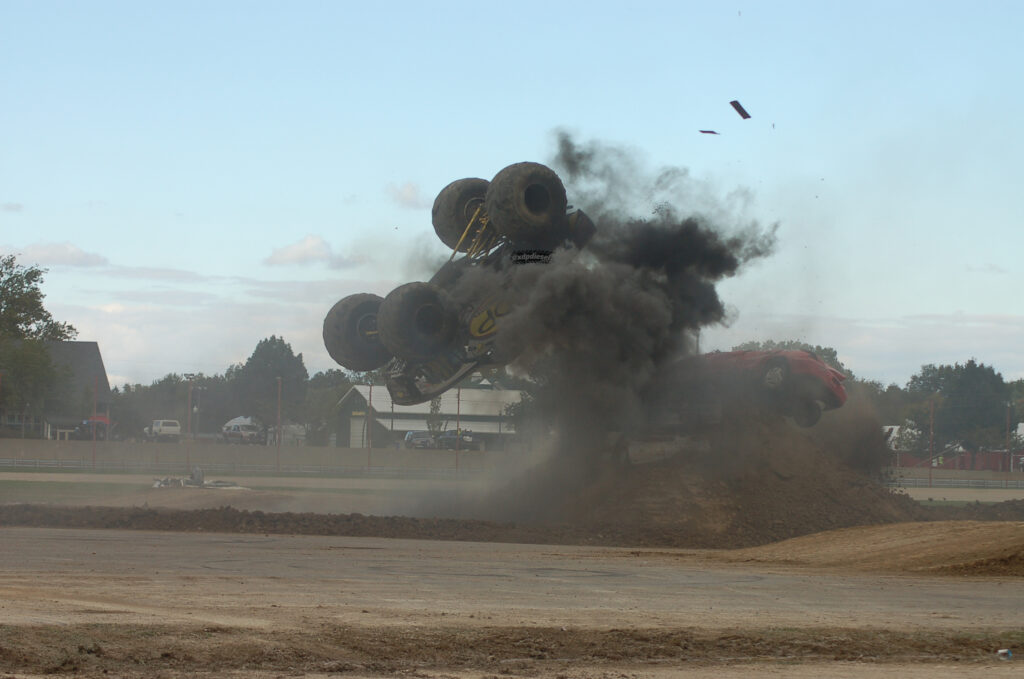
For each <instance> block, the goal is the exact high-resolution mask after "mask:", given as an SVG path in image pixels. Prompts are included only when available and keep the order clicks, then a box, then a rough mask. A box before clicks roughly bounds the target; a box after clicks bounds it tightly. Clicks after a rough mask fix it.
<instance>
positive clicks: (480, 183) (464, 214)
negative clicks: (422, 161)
mask: <svg viewBox="0 0 1024 679" xmlns="http://www.w3.org/2000/svg"><path fill="white" fill-rule="evenodd" d="M488 184H490V182H488V181H487V180H486V179H475V178H467V179H457V180H455V181H453V182H452V183H451V184H449V185H448V186H446V187H444V188H443V189H441V192H440V193H439V194H437V198H435V199H434V208H433V210H431V213H430V217H431V220H432V221H433V223H434V231H435V232H436V233H437V237H438V238H440V239H441V241H442V242H443V243H444V244H445V245H447V246H448V247H450V248H451V249H453V250H455V249H456V247H455V246H456V245H458V251H459V252H466V251H468V250H469V246H470V245H472V244H473V239H474V238H475V237H476V234H477V233H478V232H479V230H480V229H479V227H480V225H481V223H482V222H481V221H480V217H481V216H483V214H484V210H483V207H484V197H485V196H486V195H487V186H488ZM477 210H480V215H478V216H477V221H476V222H474V223H473V228H472V229H470V232H469V233H467V234H466V237H465V238H462V234H463V233H464V232H465V231H466V227H467V226H468V225H469V223H470V221H471V220H472V219H473V215H474V214H475V213H476V212H477ZM460 238H461V239H462V243H461V244H459V239H460Z"/></svg>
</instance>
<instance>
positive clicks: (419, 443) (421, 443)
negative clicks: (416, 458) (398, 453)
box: [404, 431, 437, 448]
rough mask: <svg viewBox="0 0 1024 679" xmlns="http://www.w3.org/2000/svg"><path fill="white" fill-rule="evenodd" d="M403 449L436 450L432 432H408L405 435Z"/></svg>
mask: <svg viewBox="0 0 1024 679" xmlns="http://www.w3.org/2000/svg"><path fill="white" fill-rule="evenodd" d="M404 447H405V448H437V441H436V440H435V439H434V434H433V432H429V431H410V432H406V434H405V443H404Z"/></svg>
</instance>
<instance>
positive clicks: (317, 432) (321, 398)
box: [305, 370, 352, 446]
mask: <svg viewBox="0 0 1024 679" xmlns="http://www.w3.org/2000/svg"><path fill="white" fill-rule="evenodd" d="M351 388H352V382H351V380H350V379H349V376H348V374H347V373H346V372H344V371H342V370H327V371H324V372H318V373H317V374H315V375H313V376H312V377H311V378H309V383H308V385H307V389H306V404H305V415H306V424H307V431H306V443H307V445H315V446H325V445H327V443H328V441H329V440H330V436H331V433H332V432H333V433H337V426H336V425H337V419H338V401H340V400H341V397H342V396H344V395H345V392H347V391H348V390H349V389H351Z"/></svg>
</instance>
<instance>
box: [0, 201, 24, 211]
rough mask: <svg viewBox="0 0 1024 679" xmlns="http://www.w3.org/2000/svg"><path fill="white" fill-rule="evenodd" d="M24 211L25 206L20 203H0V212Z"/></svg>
mask: <svg viewBox="0 0 1024 679" xmlns="http://www.w3.org/2000/svg"><path fill="white" fill-rule="evenodd" d="M24 209H25V206H24V205H23V204H21V203H0V211H3V212H21V211H22V210H24Z"/></svg>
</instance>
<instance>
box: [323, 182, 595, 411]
mask: <svg viewBox="0 0 1024 679" xmlns="http://www.w3.org/2000/svg"><path fill="white" fill-rule="evenodd" d="M567 208H568V201H567V198H566V193H565V186H564V185H563V184H562V181H561V179H559V177H558V175H557V174H555V172H554V171H553V170H551V169H550V168H548V167H546V166H544V165H541V164H539V163H530V162H524V163H516V164H514V165H509V166H508V167H506V168H505V169H503V170H501V171H500V172H498V174H497V175H495V176H494V179H492V180H491V181H489V182H488V181H487V180H485V179H475V178H468V179H459V180H457V181H454V182H452V183H451V184H449V185H448V186H446V187H444V188H443V189H442V190H441V192H440V193H439V194H438V195H437V198H436V199H435V200H434V207H433V210H432V213H431V217H432V221H433V224H434V231H436V232H437V235H438V237H439V238H440V239H441V241H442V242H444V244H445V245H447V246H448V247H450V248H451V249H452V255H451V258H450V259H449V260H448V262H447V263H445V264H444V266H442V267H441V268H440V269H439V270H438V271H437V273H436V274H434V276H433V277H432V278H431V279H430V280H429V281H427V282H414V283H406V284H405V285H400V286H399V287H397V288H395V289H394V290H392V291H391V292H390V293H389V294H388V295H387V297H384V298H381V297H380V296H378V295H373V294H368V293H359V294H355V295H349V296H348V297H345V298H343V299H341V300H340V301H339V302H338V303H337V304H335V305H334V306H333V307H332V308H331V310H330V311H329V312H328V313H327V316H326V317H325V318H324V331H323V335H324V345H325V346H326V347H327V351H328V353H329V354H330V355H331V358H333V359H334V360H335V361H336V362H337V363H338V364H340V365H341V366H343V367H345V368H347V369H349V370H353V371H359V372H361V371H367V370H375V369H377V368H380V367H382V366H386V368H385V373H386V375H387V388H388V391H389V392H390V393H391V398H392V400H393V401H394V403H396V404H398V405H414V404H417V403H423V402H424V401H428V400H430V399H432V398H434V397H435V396H438V395H440V394H442V393H444V392H445V391H446V390H448V389H449V388H451V387H452V386H454V385H455V384H457V383H458V382H459V381H461V380H462V379H463V378H464V377H466V376H467V375H469V374H470V373H472V372H473V371H475V370H479V369H481V368H485V367H489V366H495V365H502V364H504V363H507V362H508V361H509V360H511V359H513V358H515V357H514V356H499V355H498V354H497V352H496V351H495V342H494V340H495V338H496V337H497V333H498V331H499V329H500V325H501V318H502V316H504V315H506V314H507V313H508V311H509V310H510V308H511V303H512V302H511V300H510V299H509V298H508V296H507V294H502V293H503V290H502V288H501V286H500V285H498V286H480V287H479V289H474V288H472V287H470V289H469V292H468V294H467V291H466V290H465V289H461V290H460V292H461V294H459V295H457V296H456V295H453V293H454V291H455V288H456V285H457V284H458V281H459V280H460V279H461V278H462V276H464V275H465V274H466V273H467V272H469V271H470V270H472V269H474V268H477V267H487V268H488V269H490V270H491V271H492V272H494V273H496V274H497V279H498V280H500V277H501V274H502V273H503V272H506V271H508V270H509V269H510V267H514V266H534V265H537V264H538V263H540V264H542V263H543V262H545V261H547V260H548V259H550V256H551V253H552V252H553V251H554V250H556V249H558V248H582V247H584V246H585V245H586V244H587V242H588V241H589V240H590V239H591V237H592V236H593V235H594V232H595V231H596V228H595V226H594V222H593V221H592V220H591V219H590V218H589V217H587V216H586V215H585V214H584V213H583V211H582V210H575V211H573V210H569V209H567ZM492 280H493V278H492ZM463 287H464V288H465V287H466V286H463Z"/></svg>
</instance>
